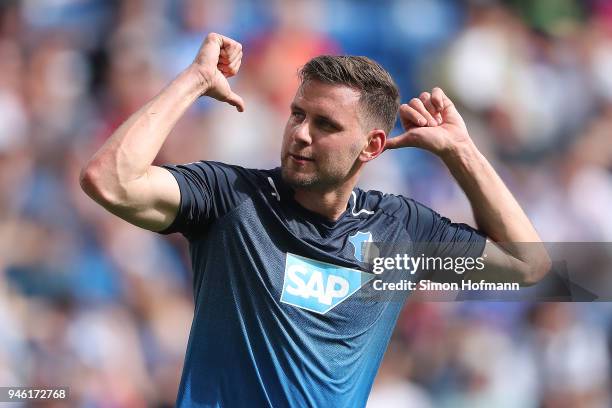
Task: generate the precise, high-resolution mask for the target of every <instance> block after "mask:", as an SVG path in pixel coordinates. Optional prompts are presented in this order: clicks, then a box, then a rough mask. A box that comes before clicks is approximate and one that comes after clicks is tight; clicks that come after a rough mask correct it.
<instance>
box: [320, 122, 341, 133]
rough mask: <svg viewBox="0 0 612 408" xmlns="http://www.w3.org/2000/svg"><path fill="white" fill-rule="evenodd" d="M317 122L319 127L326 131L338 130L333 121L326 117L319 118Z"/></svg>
mask: <svg viewBox="0 0 612 408" xmlns="http://www.w3.org/2000/svg"><path fill="white" fill-rule="evenodd" d="M316 124H317V127H319V128H320V129H323V130H324V131H326V132H335V131H337V130H338V129H337V128H336V126H334V124H333V123H331V122H330V121H328V120H325V119H318V120H317V121H316Z"/></svg>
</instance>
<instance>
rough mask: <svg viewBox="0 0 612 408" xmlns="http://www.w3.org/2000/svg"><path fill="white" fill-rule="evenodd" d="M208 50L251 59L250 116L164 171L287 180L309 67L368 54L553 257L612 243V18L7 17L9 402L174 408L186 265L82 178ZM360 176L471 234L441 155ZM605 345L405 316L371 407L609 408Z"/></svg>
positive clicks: (555, 3) (208, 105) (554, 11)
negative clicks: (210, 40)
mask: <svg viewBox="0 0 612 408" xmlns="http://www.w3.org/2000/svg"><path fill="white" fill-rule="evenodd" d="M210 31H215V32H220V33H223V34H225V35H227V36H230V37H232V38H234V39H236V40H238V41H240V42H242V43H243V46H244V59H243V64H242V67H241V71H240V73H239V74H238V76H237V77H236V78H234V79H233V80H232V86H233V88H234V90H235V91H236V92H237V93H238V94H240V95H241V96H242V97H243V98H244V100H245V102H246V108H247V109H246V112H245V113H243V114H238V113H236V112H235V110H234V109H233V108H232V107H230V106H228V105H224V104H220V103H215V102H212V101H210V100H206V99H202V100H199V101H198V102H197V103H196V105H195V106H194V107H193V108H192V109H191V110H190V111H189V112H188V113H187V115H186V116H185V117H184V118H183V119H182V120H181V121H180V123H179V124H178V125H177V127H176V128H175V130H174V131H173V133H172V134H171V136H170V137H169V139H168V141H167V143H166V144H165V145H164V147H163V150H162V152H161V153H160V155H159V157H158V159H157V163H158V164H162V163H186V162H192V161H196V160H202V159H214V160H218V161H225V162H229V163H234V164H240V165H244V166H248V167H257V168H272V167H276V166H277V165H278V163H279V151H280V137H281V135H282V129H283V126H284V122H285V120H286V117H287V115H288V112H289V109H288V105H289V102H290V100H291V98H292V97H293V93H294V91H295V88H296V85H297V77H296V71H297V69H298V68H299V67H300V66H301V65H302V64H303V63H304V62H306V61H307V60H308V59H309V58H310V57H312V56H315V55H319V54H325V53H334V54H335V53H346V54H356V55H367V56H369V57H371V58H373V59H375V60H377V61H378V62H380V63H381V64H382V65H383V66H384V67H385V68H387V69H388V70H389V71H390V72H391V74H392V75H393V76H394V78H395V79H396V81H397V83H398V85H399V86H400V88H401V93H402V99H403V100H404V101H407V100H408V99H410V98H411V97H413V96H416V95H418V94H419V93H420V92H421V91H423V90H428V89H431V88H432V87H433V86H436V85H439V86H442V87H443V89H445V90H446V92H447V93H448V94H449V95H450V96H451V98H452V99H453V100H454V101H455V103H456V105H457V106H458V108H459V110H460V112H461V113H462V114H463V116H464V118H465V119H466V122H467V124H468V128H469V129H470V132H471V135H472V137H473V138H474V139H475V140H476V143H477V145H478V146H479V148H480V149H481V150H482V152H483V153H484V154H485V156H486V157H487V158H489V160H490V161H491V162H492V163H493V165H494V167H495V168H496V169H497V170H498V171H499V173H500V175H501V176H502V178H503V179H504V180H505V181H506V183H507V184H508V185H509V187H510V188H511V190H512V191H513V192H514V194H515V195H516V197H517V199H518V200H519V202H520V203H521V204H522V205H523V207H524V209H525V211H526V212H527V213H528V215H529V217H530V219H531V220H532V221H533V222H534V224H535V226H536V228H537V229H538V231H539V232H540V235H541V236H542V238H543V239H544V240H545V241H553V242H562V241H565V242H574V241H581V242H607V241H612V217H609V211H610V209H611V208H612V174H611V172H610V171H611V169H612V75H611V73H612V3H611V2H609V1H606V0H600V1H598V0H592V1H577V0H540V1H528V0H508V1H495V0H471V1H454V0H381V1H350V0H328V1H319V0H293V1H290V0H268V1H253V0H224V1H214V0H114V1H111V0H23V1H11V0H3V1H2V2H0V321H2V323H3V324H2V328H0V386H9V385H10V386H51V385H58V386H62V385H63V386H69V387H70V392H71V402H70V403H68V404H62V403H50V404H45V405H44V406H57V407H61V406H82V407H145V406H150V407H169V406H173V404H174V400H175V397H176V392H177V389H178V382H179V378H180V373H181V368H182V362H183V357H184V353H185V349H186V341H187V336H188V332H189V327H190V323H191V318H192V315H193V311H192V308H193V301H192V294H191V293H192V292H191V273H190V265H189V261H188V257H187V243H186V241H185V240H184V239H182V237H180V236H178V235H177V234H175V235H177V236H170V237H163V236H161V235H158V234H155V233H151V232H147V231H143V230H140V229H138V228H136V227H133V226H130V225H129V224H127V223H125V222H124V221H122V220H120V219H118V218H117V217H114V216H112V215H110V214H109V213H107V212H105V211H104V210H103V209H102V208H101V207H99V206H98V205H96V204H95V203H94V202H93V201H92V200H90V199H89V198H87V197H86V196H85V194H84V193H83V192H82V191H81V189H80V187H79V183H78V175H79V171H80V169H81V167H82V166H83V165H84V164H85V163H86V161H87V160H88V159H89V157H90V156H91V155H92V154H93V153H94V152H95V151H96V150H97V148H98V147H99V146H100V145H101V144H102V143H103V142H104V141H105V140H106V138H108V137H109V135H110V134H111V133H112V131H113V130H114V129H115V128H116V127H117V126H118V125H119V124H120V123H121V122H122V121H123V120H125V119H126V118H127V117H128V116H129V115H130V114H131V113H132V112H134V111H135V110H137V109H138V108H139V107H140V106H141V105H142V104H144V103H145V102H146V101H147V100H148V99H149V98H151V97H152V96H154V95H155V94H156V93H157V92H158V91H159V90H160V89H161V88H162V87H163V86H164V84H165V83H167V82H168V81H169V80H170V79H172V78H173V77H174V76H175V75H176V74H178V73H179V72H180V71H181V70H182V69H183V68H185V67H186V66H187V65H188V64H189V63H190V62H191V60H192V58H193V56H194V55H195V52H196V51H197V49H198V47H199V45H200V43H201V41H202V39H203V37H204V36H205V34H206V33H207V32H210ZM399 132H400V128H399V127H398V128H397V129H396V130H395V133H394V134H397V133H399ZM368 167H369V168H368V169H367V171H366V174H364V177H363V180H362V184H361V185H362V187H364V188H372V189H377V190H381V191H385V192H393V193H399V194H405V195H408V196H410V197H413V198H415V199H417V200H419V201H421V202H423V203H425V204H427V205H429V206H430V207H432V208H434V209H435V210H437V211H438V212H440V213H442V214H444V215H446V216H448V217H449V218H451V219H453V220H455V221H458V222H470V223H473V219H472V216H471V211H470V207H469V204H468V202H467V200H466V199H465V196H464V195H463V193H462V192H461V190H460V189H459V188H458V187H457V186H456V184H455V183H454V182H453V180H452V178H451V177H450V175H449V173H448V172H447V171H446V169H445V168H444V167H443V165H442V164H441V163H440V162H439V161H438V160H437V159H436V158H435V157H433V156H431V155H430V154H428V153H426V152H422V151H418V150H415V149H406V150H403V151H393V152H390V153H385V154H384V155H383V156H382V157H381V158H379V159H378V160H375V161H374V162H373V163H371V164H370V165H369V166H368ZM611 337H612V307H611V306H609V304H608V303H594V304H569V303H540V304H537V303H534V304H532V303H527V302H523V303H518V302H514V303H512V302H506V303H503V302H499V303H493V302H487V303H485V302H466V303H442V302H431V303H424V302H419V301H418V300H417V299H411V300H409V302H408V303H407V305H406V308H405V311H404V312H403V313H402V315H401V317H400V320H399V321H398V325H397V329H396V331H395V333H394V334H393V338H392V341H391V343H390V347H389V350H388V352H387V355H386V358H385V360H384V362H383V365H382V367H381V370H380V372H379V375H378V377H377V379H376V381H375V385H374V388H373V393H372V396H371V399H370V402H369V406H370V407H375V408H377V407H385V408H390V407H396V406H397V407H434V406H442V407H605V406H610V403H611V402H610V401H611V395H610V389H611V388H612V387H611V377H610V376H611V373H612V371H611V370H612V367H611V364H610V362H611V361H612V360H611V358H610V353H611V348H610V344H611V341H610V339H611ZM236 376H237V377H236V379H237V381H239V373H237V374H236ZM0 405H1V403H0ZM30 405H32V404H30ZM10 406H19V405H18V404H13V403H11V404H10ZM40 406H43V405H40Z"/></svg>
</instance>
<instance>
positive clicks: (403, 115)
mask: <svg viewBox="0 0 612 408" xmlns="http://www.w3.org/2000/svg"><path fill="white" fill-rule="evenodd" d="M400 120H401V122H402V126H403V127H404V129H409V128H411V127H414V126H427V119H426V118H425V117H424V116H423V115H421V114H420V113H419V112H418V111H417V110H416V109H414V108H413V107H411V106H410V105H407V104H403V105H401V106H400Z"/></svg>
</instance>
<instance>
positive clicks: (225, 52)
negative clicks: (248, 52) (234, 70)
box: [220, 35, 242, 61]
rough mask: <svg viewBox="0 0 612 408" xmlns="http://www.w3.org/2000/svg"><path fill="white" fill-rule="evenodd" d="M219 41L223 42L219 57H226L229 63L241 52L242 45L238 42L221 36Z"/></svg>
mask: <svg viewBox="0 0 612 408" xmlns="http://www.w3.org/2000/svg"><path fill="white" fill-rule="evenodd" d="M220 37H221V40H222V41H223V43H222V45H221V55H222V56H224V57H228V59H229V60H230V61H231V60H233V59H234V57H235V56H236V55H237V54H239V53H241V52H242V44H240V43H239V42H238V41H235V40H232V39H231V38H229V37H226V36H224V35H221V36H220Z"/></svg>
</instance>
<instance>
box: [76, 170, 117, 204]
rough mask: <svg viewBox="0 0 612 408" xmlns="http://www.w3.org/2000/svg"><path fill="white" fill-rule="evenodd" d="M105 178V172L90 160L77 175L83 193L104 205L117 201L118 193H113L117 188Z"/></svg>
mask: <svg viewBox="0 0 612 408" xmlns="http://www.w3.org/2000/svg"><path fill="white" fill-rule="evenodd" d="M106 178H107V177H105V172H104V171H103V170H102V169H100V168H99V166H98V165H96V164H95V163H92V162H90V163H89V164H87V165H86V166H85V167H83V168H82V169H81V173H80V175H79V184H80V186H81V189H82V190H83V191H84V192H85V194H87V195H88V196H89V197H90V198H91V199H93V200H94V201H96V202H97V203H99V204H101V205H103V206H105V207H107V206H112V205H114V204H115V203H116V202H117V201H118V198H117V197H118V195H117V194H116V193H115V191H116V190H117V189H116V188H113V187H112V184H113V183H109V182H108V180H105V179H106Z"/></svg>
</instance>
